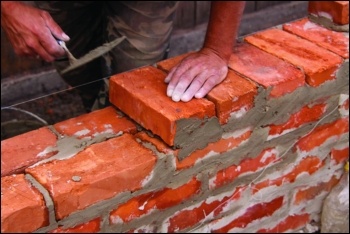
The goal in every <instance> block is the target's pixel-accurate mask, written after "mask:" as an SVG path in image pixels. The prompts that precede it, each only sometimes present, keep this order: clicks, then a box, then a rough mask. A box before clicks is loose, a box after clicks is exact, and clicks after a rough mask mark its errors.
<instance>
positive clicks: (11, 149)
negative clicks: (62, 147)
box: [1, 127, 57, 176]
mask: <svg viewBox="0 0 350 234" xmlns="http://www.w3.org/2000/svg"><path fill="white" fill-rule="evenodd" d="M56 141H57V137H56V135H55V134H54V133H52V132H51V131H50V130H49V129H48V128H47V127H42V128H39V129H37V130H33V131H30V132H27V133H24V134H21V135H18V136H15V137H12V138H8V139H6V140H3V141H1V176H5V175H11V174H13V173H20V172H23V171H24V169H25V168H27V167H29V166H31V165H33V164H35V163H36V162H38V161H40V160H42V159H45V158H48V157H50V156H52V155H55V154H56V153H57V151H51V150H47V149H49V147H55V146H56Z"/></svg>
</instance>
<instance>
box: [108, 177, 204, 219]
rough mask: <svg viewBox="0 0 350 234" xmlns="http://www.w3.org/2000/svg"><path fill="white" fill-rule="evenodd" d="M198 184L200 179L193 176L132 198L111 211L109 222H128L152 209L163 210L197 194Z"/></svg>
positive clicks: (198, 190)
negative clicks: (190, 178) (179, 183)
mask: <svg viewBox="0 0 350 234" xmlns="http://www.w3.org/2000/svg"><path fill="white" fill-rule="evenodd" d="M200 186H201V183H200V181H198V180H196V179H194V178H193V179H192V180H190V181H189V182H188V183H186V184H184V185H182V186H179V187H178V188H175V189H171V188H165V189H162V190H160V191H156V192H151V193H147V194H143V195H140V196H137V197H135V198H132V199H131V200H129V201H127V202H126V203H125V204H123V205H121V206H119V207H118V208H117V209H115V210H113V211H112V212H111V214H110V223H112V224H116V223H119V222H120V221H123V222H129V221H131V220H134V219H136V218H138V217H141V216H143V215H145V214H148V213H151V212H152V211H154V210H164V209H168V208H171V207H173V206H176V205H178V204H180V203H182V202H184V201H186V200H187V199H188V198H190V197H192V196H193V195H195V194H198V193H199V192H200Z"/></svg>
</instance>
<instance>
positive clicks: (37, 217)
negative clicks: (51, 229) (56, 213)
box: [1, 174, 49, 233]
mask: <svg viewBox="0 0 350 234" xmlns="http://www.w3.org/2000/svg"><path fill="white" fill-rule="evenodd" d="M48 224H49V213H48V209H47V208H46V206H45V201H44V198H43V196H42V195H41V193H40V192H39V191H38V190H37V189H36V188H35V187H33V186H32V185H31V184H30V183H29V182H28V181H27V180H26V179H25V178H24V175H23V174H18V175H11V176H5V177H1V232H2V233H5V232H7V233H11V232H12V233H20V232H22V233H30V232H34V231H35V230H37V229H38V228H41V227H44V226H47V225H48Z"/></svg>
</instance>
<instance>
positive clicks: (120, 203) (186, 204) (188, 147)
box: [1, 1, 349, 233]
mask: <svg viewBox="0 0 350 234" xmlns="http://www.w3.org/2000/svg"><path fill="white" fill-rule="evenodd" d="M322 3H323V2H317V4H315V2H310V5H309V12H310V15H311V14H312V20H311V19H310V18H303V19H300V20H297V21H294V22H290V23H287V24H284V25H279V26H276V27H274V28H269V29H267V30H264V31H260V32H256V33H254V34H250V35H248V36H246V37H244V38H242V40H240V41H239V42H238V43H237V45H236V47H235V48H234V52H233V54H232V56H231V58H230V63H229V73H228V75H227V77H226V79H225V80H224V81H223V82H222V83H221V84H219V85H218V86H216V87H215V88H214V89H213V90H212V91H211V92H210V93H209V94H208V95H207V96H206V97H205V98H203V99H195V100H191V101H190V102H187V103H183V102H178V103H175V102H173V101H171V99H170V98H168V97H167V96H166V84H165V83H164V78H165V77H166V74H167V72H169V71H170V69H171V68H172V67H174V66H175V65H176V64H177V63H178V62H179V61H180V60H181V58H183V57H184V56H185V55H181V56H178V57H174V58H170V59H168V60H164V61H161V62H159V63H157V64H155V65H154V66H146V67H142V68H139V69H135V70H132V71H128V72H124V73H121V74H116V75H114V76H112V77H111V79H110V101H111V103H112V106H109V107H107V108H105V109H101V110H97V111H94V112H91V113H88V114H84V115H82V116H79V117H76V118H72V119H68V120H66V121H62V122H59V123H56V124H54V125H50V126H46V127H43V128H40V129H38V130H34V131H31V132H28V133H25V134H22V135H19V136H16V137H13V138H9V139H6V140H3V141H2V142H1V231H2V232H4V233H5V232H45V233H60V232H85V233H86V232H114V233H118V232H119V233H121V232H151V233H155V232H158V233H164V232H248V233H254V232H293V231H298V230H301V229H303V228H305V227H306V226H307V225H309V224H315V225H316V226H317V225H319V221H320V212H321V209H322V204H323V201H324V199H325V197H326V196H327V195H328V193H329V192H330V191H331V189H332V188H333V187H334V186H335V185H336V184H337V182H338V181H339V179H340V177H341V175H342V174H343V166H344V164H345V162H346V161H347V160H348V159H349V33H348V31H339V30H333V28H332V27H331V28H330V27H329V22H327V25H323V24H322V23H323V22H324V19H320V21H319V22H318V21H317V18H318V17H320V18H321V17H324V16H325V15H326V14H325V12H327V11H328V15H332V16H334V19H336V21H332V23H334V24H336V25H337V28H339V27H338V26H339V25H342V26H346V24H348V21H344V19H348V12H349V11H348V8H349V6H348V2H346V3H347V4H345V2H344V1H337V2H333V3H332V4H335V5H332V4H330V3H331V2H325V3H324V4H327V5H322ZM321 10H322V13H320V14H318V12H319V11H321ZM346 12H347V13H346ZM344 14H347V16H344ZM343 28H344V27H342V29H343Z"/></svg>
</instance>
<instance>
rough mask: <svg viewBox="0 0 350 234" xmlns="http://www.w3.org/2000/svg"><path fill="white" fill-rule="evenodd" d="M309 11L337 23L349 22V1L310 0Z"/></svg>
mask: <svg viewBox="0 0 350 234" xmlns="http://www.w3.org/2000/svg"><path fill="white" fill-rule="evenodd" d="M308 12H309V13H310V14H314V15H316V16H319V17H321V16H322V17H325V18H328V19H330V20H331V21H332V22H334V23H336V24H340V25H345V24H349V1H309V5H308Z"/></svg>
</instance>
